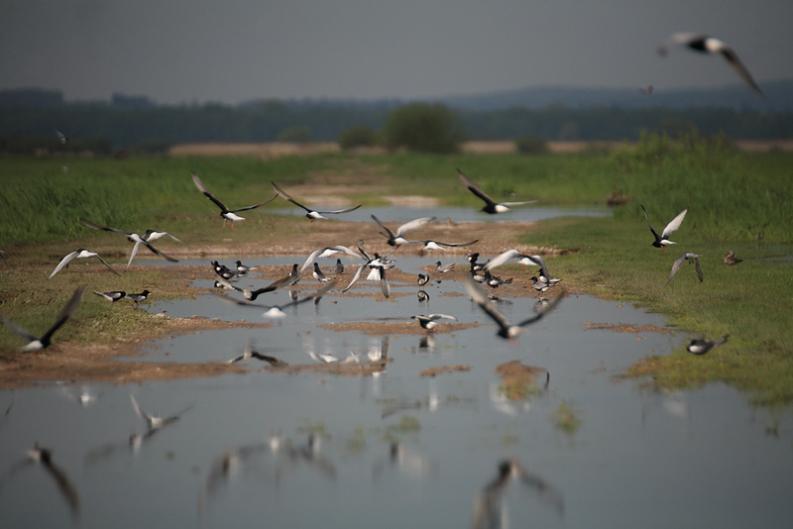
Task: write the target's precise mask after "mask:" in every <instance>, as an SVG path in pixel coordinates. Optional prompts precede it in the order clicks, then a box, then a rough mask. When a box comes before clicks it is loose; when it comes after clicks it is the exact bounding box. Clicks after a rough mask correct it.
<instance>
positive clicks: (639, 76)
mask: <svg viewBox="0 0 793 529" xmlns="http://www.w3.org/2000/svg"><path fill="white" fill-rule="evenodd" d="M791 22H793V0H776V1H772V0H753V1H729V0H666V1H664V0H654V1H644V0H610V1H595V0H578V1H570V0H548V1H528V0H501V1H489V2H486V1H481V0H480V1H468V0H391V1H379V0H284V1H272V0H225V1H224V0H212V1H210V0H192V1H187V0H0V88H9V87H20V86H40V87H47V88H58V89H62V90H63V91H64V92H65V93H66V96H67V97H68V98H71V99H85V98H108V97H109V96H110V94H111V93H112V92H114V91H119V92H124V93H133V94H146V95H149V96H152V97H153V98H155V99H156V100H158V101H163V102H178V101H194V100H197V101H207V100H214V101H225V102H238V101H242V100H247V99H253V98H260V97H305V96H308V97H324V96H327V97H400V98H410V97H426V96H439V95H448V94H467V93H477V92H484V91H490V90H500V89H509V88H519V87H523V86H529V85H555V84H569V85H601V86H639V85H645V84H647V83H652V84H654V85H656V86H658V87H670V86H683V85H708V84H724V83H731V82H738V81H737V77H735V75H734V73H733V72H732V70H731V69H730V68H729V67H728V66H726V64H724V63H723V61H721V60H716V58H710V57H703V56H699V55H694V54H691V53H686V52H684V51H683V50H675V52H673V54H672V55H671V56H670V57H669V58H667V59H666V60H662V59H660V58H659V57H657V56H656V55H655V51H654V50H655V47H656V45H657V44H658V42H659V41H661V40H663V39H664V38H665V37H666V36H667V35H668V34H669V33H672V32H675V31H703V32H707V33H709V34H712V35H716V36H719V37H721V38H722V39H724V40H726V41H727V42H729V43H731V44H732V45H733V46H734V47H735V48H736V49H737V51H738V53H739V55H740V57H741V58H742V60H743V61H744V62H745V63H746V64H747V66H748V67H749V69H750V70H751V71H752V72H753V74H754V76H755V77H756V78H757V79H758V81H760V82H761V84H762V81H763V80H768V79H778V78H784V77H793V58H791V57H793V31H791Z"/></svg>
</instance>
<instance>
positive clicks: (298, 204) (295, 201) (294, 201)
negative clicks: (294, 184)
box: [270, 182, 311, 212]
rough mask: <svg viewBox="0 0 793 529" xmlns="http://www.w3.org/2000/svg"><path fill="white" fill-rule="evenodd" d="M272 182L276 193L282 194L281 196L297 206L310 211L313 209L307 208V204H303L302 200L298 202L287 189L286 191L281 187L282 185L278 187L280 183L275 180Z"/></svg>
mask: <svg viewBox="0 0 793 529" xmlns="http://www.w3.org/2000/svg"><path fill="white" fill-rule="evenodd" d="M270 184H272V186H273V189H274V190H275V192H276V194H278V195H280V196H281V198H283V199H285V200H288V201H289V202H291V203H292V204H294V205H295V206H297V207H299V208H302V209H304V210H306V211H309V212H310V211H311V210H310V209H309V208H307V207H306V206H304V205H303V204H301V203H300V202H298V201H297V200H295V199H294V198H292V197H290V196H289V194H288V193H287V192H286V191H284V190H283V189H281V188H280V187H278V184H276V183H275V182H270Z"/></svg>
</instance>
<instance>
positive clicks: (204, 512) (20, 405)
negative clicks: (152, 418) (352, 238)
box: [0, 258, 793, 528]
mask: <svg viewBox="0 0 793 529" xmlns="http://www.w3.org/2000/svg"><path fill="white" fill-rule="evenodd" d="M282 261H283V264H286V263H289V262H293V261H291V260H289V258H286V259H285V260H282V259H275V260H273V259H271V260H261V261H260V262H261V263H262V264H273V263H275V262H279V263H280V262H282ZM329 262H330V261H329ZM424 262H426V260H419V259H416V258H400V259H399V260H398V265H399V266H400V267H401V268H402V269H403V270H405V271H407V272H410V273H414V272H416V271H417V270H418V269H419V267H420V265H421V264H423V263H424ZM458 262H460V261H458ZM208 271H209V269H208ZM210 273H211V272H209V273H208V275H207V279H206V280H205V281H199V282H198V283H197V286H199V287H201V288H205V287H208V286H209V283H210V275H209V274H210ZM504 275H510V274H507V273H505V274H504ZM304 281H305V280H304ZM312 282H313V281H312ZM314 283H315V282H314ZM359 289H360V290H359ZM426 290H427V291H428V292H429V293H430V295H431V300H430V304H429V307H427V306H426V305H420V304H419V303H418V301H417V300H416V298H415V291H416V287H415V286H413V285H400V284H396V285H395V286H394V292H395V293H400V292H407V293H410V295H409V296H403V297H394V298H393V300H392V301H382V300H381V297H380V296H379V295H377V296H376V297H372V298H368V297H350V296H346V297H345V296H341V297H339V296H335V295H328V296H326V297H325V298H324V299H323V300H322V301H321V302H320V304H319V305H318V306H316V307H315V306H314V305H313V304H312V303H306V304H303V305H300V306H299V307H296V310H295V312H294V313H290V314H289V316H288V317H287V318H285V319H284V320H282V321H278V322H274V323H273V326H272V327H271V328H268V329H235V330H214V331H206V332H200V333H194V334H188V335H183V336H176V337H169V338H164V339H160V340H156V341H153V342H151V343H150V344H149V345H148V346H147V347H146V348H145V354H144V356H143V357H136V358H135V359H136V360H139V359H141V358H142V359H149V360H158V361H174V362H199V361H200V362H203V361H219V362H222V361H225V360H227V359H229V358H230V357H232V356H234V355H236V354H238V353H239V352H241V351H242V349H243V347H244V345H245V342H246V341H247V340H248V339H249V338H252V339H254V340H255V343H256V345H257V348H258V349H260V350H262V351H263V352H267V353H268V354H272V355H274V356H277V357H279V358H281V359H282V360H285V361H287V362H290V363H293V364H299V363H309V362H311V360H310V358H309V356H308V354H307V353H308V352H309V351H313V352H316V353H324V352H330V353H334V354H336V355H338V356H340V357H342V358H343V357H345V356H346V355H347V354H348V353H350V352H357V353H361V354H362V356H363V357H364V358H365V356H366V353H367V352H369V351H375V350H378V349H382V348H383V347H384V345H385V346H386V347H387V352H388V355H389V357H390V358H391V359H392V361H391V362H390V363H389V364H388V367H387V369H386V370H385V372H383V373H382V374H380V375H379V376H377V377H335V376H331V375H323V374H309V373H305V374H301V375H287V374H283V373H271V372H266V371H262V370H261V364H258V363H250V364H248V368H249V371H248V372H247V373H246V374H243V375H228V376H224V377H219V378H213V379H198V380H189V381H175V382H156V383H146V384H142V385H134V386H119V387H112V386H94V387H93V388H92V390H93V391H95V392H98V393H99V399H98V401H97V402H96V403H95V404H94V405H92V406H89V407H86V408H82V407H80V406H79V405H78V404H76V403H75V402H74V401H72V400H70V399H69V398H67V397H66V396H65V394H64V390H63V388H60V387H42V388H34V389H26V390H21V391H16V392H14V393H13V394H12V393H11V392H8V391H6V392H2V393H0V410H5V409H6V406H7V405H8V403H9V402H11V400H12V399H13V407H12V409H11V411H10V413H9V414H8V415H7V416H5V417H0V439H1V440H2V446H3V450H2V451H1V452H0V471H2V472H4V471H5V470H4V469H6V468H9V467H11V465H12V464H13V463H14V461H16V460H17V459H19V458H20V457H21V456H22V454H23V452H24V450H25V449H27V448H29V447H30V446H31V445H32V444H33V443H34V442H36V441H38V442H40V443H42V444H43V445H44V446H48V447H51V448H53V450H54V460H55V461H56V463H57V464H59V465H60V466H61V467H62V468H63V470H64V471H65V473H66V474H67V476H68V477H69V479H70V480H72V481H73V482H74V484H75V487H76V489H77V491H78V493H79V496H80V500H81V509H80V511H81V517H80V524H81V525H82V526H85V527H111V526H112V527H141V526H146V527H182V526H196V525H200V526H202V527H228V526H235V527H249V526H262V525H265V526H269V527H308V526H322V527H330V528H332V527H357V526H372V525H376V526H379V527H406V526H424V527H455V528H458V527H465V526H471V524H472V513H473V503H474V499H475V498H476V497H477V496H478V495H479V494H480V492H481V490H482V488H483V487H484V486H485V485H486V484H487V483H488V482H489V481H490V480H491V479H493V477H495V473H496V466H497V463H498V462H499V461H500V460H501V459H503V458H506V457H515V458H517V459H519V460H520V461H521V463H522V464H523V466H524V467H525V468H526V469H527V470H528V471H529V472H531V473H532V474H533V475H535V476H538V477H539V478H542V479H543V480H545V481H546V482H547V483H548V484H550V486H551V487H552V490H554V491H557V492H558V494H559V495H560V496H561V498H563V502H564V511H563V513H560V512H559V511H558V510H557V509H556V508H555V507H554V506H553V505H552V504H550V503H549V502H548V501H544V500H543V497H542V496H541V495H540V494H538V492H537V490H535V489H530V488H525V487H521V486H520V484H518V483H512V484H511V485H509V486H508V488H507V489H506V490H505V493H504V497H503V498H502V500H503V505H502V506H500V507H499V506H497V507H498V508H497V511H498V512H501V511H502V509H503V510H505V511H506V512H508V518H509V520H510V521H511V524H512V526H513V527H521V526H526V525H528V524H529V523H532V524H533V525H534V526H537V527H568V528H569V527H596V528H599V527H602V528H615V527H626V528H628V527H658V528H667V527H691V528H700V527H722V528H723V527H728V528H729V527H735V528H739V527H741V528H742V527H750V526H751V527H757V526H764V527H789V526H790V523H791V522H792V521H793V504H791V502H790V501H789V491H790V490H791V486H793V457H791V456H793V445H791V439H793V417H791V414H790V413H788V412H780V413H778V414H777V415H775V416H772V415H770V414H769V412H767V411H764V410H760V411H758V410H754V409H753V408H751V407H750V406H749V405H748V404H747V402H746V398H745V396H743V395H740V394H738V393H737V392H735V391H734V390H732V389H729V388H727V387H724V386H721V385H711V386H708V387H706V388H704V389H702V390H698V391H691V392H681V393H674V394H661V393H654V392H649V391H646V390H642V389H641V384H640V383H639V382H637V381H622V382H616V381H615V380H614V379H613V375H615V374H618V373H620V372H621V371H622V370H623V369H624V368H625V367H627V366H628V365H630V364H631V363H632V362H634V361H636V360H637V359H639V358H642V357H644V356H646V355H648V354H665V353H667V352H669V351H670V350H671V349H673V348H674V347H675V346H677V345H678V344H680V343H681V341H682V340H683V339H684V337H683V336H681V335H669V334H657V333H641V334H618V333H614V332H611V331H603V330H585V324H586V323H587V322H611V323H616V322H619V323H626V324H653V325H663V323H664V320H663V318H662V317H661V316H659V315H656V314H646V313H644V312H642V311H640V310H637V309H636V308H634V307H632V306H629V305H620V304H616V303H613V302H608V301H603V300H598V299H596V298H592V297H590V296H568V297H567V299H565V300H564V301H563V302H562V303H561V304H560V305H559V307H558V308H557V310H556V311H555V312H553V313H551V314H550V315H548V317H547V318H545V319H543V320H542V321H541V322H539V323H538V324H537V325H534V326H531V327H530V328H528V329H527V331H526V332H525V333H524V334H523V335H522V336H521V337H520V338H519V339H518V340H517V341H514V342H505V341H502V340H500V339H498V338H497V337H496V336H495V335H494V334H495V327H494V326H493V325H492V324H491V323H490V322H489V321H487V320H486V318H485V317H484V316H483V314H482V313H481V312H480V311H479V309H478V308H477V307H475V306H474V305H472V304H471V302H470V301H469V300H468V298H467V297H464V296H455V295H453V294H455V293H457V292H461V285H460V284H459V283H456V282H450V281H444V282H443V283H442V284H441V285H433V286H431V287H429V286H428V287H427V288H426ZM356 291H371V292H378V289H377V287H376V285H375V284H364V285H362V286H361V287H359V288H356ZM444 294H445V295H444ZM268 296H270V297H268ZM285 300H286V298H285V294H283V293H281V292H278V293H274V294H268V295H265V296H262V298H261V301H262V302H263V303H271V302H276V301H285ZM511 301H512V304H511V305H506V304H504V305H500V310H502V311H503V312H504V313H505V314H506V315H507V317H508V318H510V319H511V320H517V319H519V318H521V317H525V316H526V315H527V314H530V313H531V311H532V306H533V299H532V298H512V299H511ZM149 310H152V311H163V310H165V311H167V312H168V313H169V314H172V315H176V316H187V315H193V314H197V315H203V316H209V317H219V318H223V319H229V320H237V319H244V320H248V321H262V319H261V315H260V312H261V310H253V309H248V308H243V307H233V306H229V305H227V304H225V303H223V302H222V301H220V300H218V299H217V298H216V297H214V296H210V295H202V296H199V297H198V298H197V299H195V300H181V301H174V302H161V303H157V302H155V303H154V304H152V305H150V306H149ZM428 312H442V313H448V314H452V315H455V316H456V317H457V318H458V319H459V320H460V321H461V322H479V323H480V324H481V325H480V326H479V327H476V328H472V329H467V330H462V331H458V332H454V333H450V334H442V333H439V334H437V335H436V336H434V338H433V339H431V340H427V338H426V337H424V336H422V335H391V336H389V337H388V338H387V339H384V338H382V337H379V336H366V335H364V334H361V333H358V332H336V331H333V330H327V329H323V328H321V327H320V326H319V325H321V324H324V323H333V322H345V321H366V320H376V321H380V320H379V319H385V318H404V319H406V318H407V317H408V316H410V315H411V314H418V313H428ZM383 321H389V320H383ZM386 344H387V345H386ZM706 358H707V357H706ZM515 359H517V360H521V361H522V362H524V363H526V364H529V365H533V366H541V367H544V368H546V369H548V370H549V372H550V384H549V385H548V387H547V389H544V390H543V389H542V387H539V388H538V390H537V392H536V393H535V394H533V395H532V396H530V397H529V398H528V399H526V400H521V401H517V402H515V401H508V400H506V399H505V398H504V396H503V394H502V393H501V392H500V391H499V379H498V378H497V376H496V374H495V368H496V366H497V365H499V364H501V363H502V362H506V361H510V360H515ZM448 364H466V365H469V366H471V371H470V372H467V373H459V374H450V375H441V376H440V377H438V378H435V379H427V378H421V377H419V375H418V374H419V372H420V371H421V370H423V369H425V368H428V367H434V366H440V365H448ZM129 393H134V394H135V395H136V396H137V398H138V400H139V401H140V403H141V405H142V406H143V408H144V409H150V410H151V411H156V412H158V413H160V414H163V415H167V414H169V413H175V412H177V411H179V410H182V409H184V408H185V407H187V406H191V405H192V406H193V408H192V409H191V410H190V411H188V412H187V413H185V414H184V415H183V417H182V419H181V420H179V421H178V422H176V423H175V424H173V425H171V426H168V427H167V428H164V429H163V430H162V431H160V432H159V433H157V435H155V436H152V437H151V438H150V440H148V441H146V442H145V443H144V444H143V445H142V447H141V448H140V449H139V450H138V451H137V452H136V451H133V450H131V449H130V447H129V444H128V441H127V440H128V438H129V436H130V434H132V433H134V432H143V431H144V426H143V424H142V423H141V421H140V420H139V419H138V418H137V417H136V416H135V414H134V413H133V411H132V408H131V405H130V401H129V395H128V394H129ZM563 403H565V404H566V405H568V406H569V407H571V408H572V409H573V410H574V411H575V414H576V416H577V417H578V419H579V420H580V427H579V428H578V429H577V430H576V431H574V432H572V433H568V432H565V431H564V430H563V429H560V428H559V427H558V426H557V425H556V422H555V420H554V414H555V412H556V411H557V410H558V409H559V407H560V405H562V404H563ZM311 432H313V433H314V434H316V436H317V437H318V438H320V439H321V446H320V449H319V452H311V451H310V450H308V449H307V443H308V438H309V433H311ZM269 436H281V437H282V438H283V439H284V441H283V443H285V444H287V443H290V442H291V446H292V447H293V448H292V450H291V451H290V450H289V449H287V448H283V447H282V448H281V450H280V451H278V452H277V453H273V452H272V451H271V450H270V449H269V447H268V446H266V445H265V443H266V440H267V438H268V437H269ZM392 441H398V442H399V443H400V447H401V450H404V453H402V454H401V455H400V457H398V458H391V457H389V443H390V442H392ZM242 446H246V447H248V448H249V450H246V451H245V452H246V453H250V455H249V457H246V458H244V459H243V460H242V462H241V463H240V464H239V466H237V465H234V464H229V465H227V469H228V471H229V472H228V474H229V475H228V478H227V479H226V478H223V477H218V478H210V476H211V475H213V471H214V472H217V471H216V470H213V469H215V467H216V466H217V468H222V465H220V462H219V461H220V458H221V457H222V455H223V454H224V453H225V452H227V451H229V450H232V449H235V448H239V447H242ZM235 468H236V471H235V470H234V469H235ZM222 475H223V474H222V472H221V473H219V474H218V476H222ZM6 476H7V474H4V478H3V481H2V483H3V485H0V487H1V488H0V522H2V523H0V525H1V526H2V527H34V526H37V527H47V526H64V525H67V524H68V522H67V521H68V519H69V509H68V506H67V504H66V502H65V501H64V499H63V498H62V497H60V496H59V494H58V492H57V491H58V489H57V487H56V486H55V483H54V481H53V480H52V479H51V478H50V476H48V475H47V474H46V473H45V471H44V469H43V468H41V467H36V466H33V467H30V468H25V469H23V470H22V471H20V472H18V473H16V474H14V475H13V476H12V477H6Z"/></svg>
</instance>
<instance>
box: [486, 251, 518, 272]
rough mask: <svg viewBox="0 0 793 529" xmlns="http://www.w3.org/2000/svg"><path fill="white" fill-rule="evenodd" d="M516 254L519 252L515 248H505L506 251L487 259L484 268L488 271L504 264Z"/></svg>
mask: <svg viewBox="0 0 793 529" xmlns="http://www.w3.org/2000/svg"><path fill="white" fill-rule="evenodd" d="M518 255H520V252H519V251H517V250H515V249H514V248H513V249H511V250H507V251H506V252H502V253H500V254H498V255H497V256H495V257H493V258H492V259H491V260H489V261H488V262H487V264H485V270H488V271H489V270H493V269H494V268H497V267H499V266H501V265H503V264H506V263H507V262H509V260H510V259H512V258H513V257H517V256H518Z"/></svg>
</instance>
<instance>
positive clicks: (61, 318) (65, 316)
mask: <svg viewBox="0 0 793 529" xmlns="http://www.w3.org/2000/svg"><path fill="white" fill-rule="evenodd" d="M82 295H83V287H80V288H78V289H77V290H75V291H74V293H73V294H72V297H71V298H69V301H67V302H66V305H64V307H63V309H61V312H60V314H58V317H57V319H56V320H55V323H53V324H52V326H51V327H50V328H49V329H47V332H45V333H44V334H43V335H41V336H38V337H37V336H34V335H32V334H30V332H28V331H27V330H26V329H25V328H24V327H21V326H20V325H18V324H16V323H14V322H13V321H11V320H9V319H7V318H0V320H2V322H3V324H4V325H5V326H6V327H8V328H9V329H10V330H12V331H13V332H14V333H16V334H18V335H19V336H21V337H22V338H24V339H26V340H27V341H28V343H27V344H26V345H25V346H24V347H23V348H22V351H25V352H28V351H41V350H42V349H46V348H47V347H49V346H50V345H51V344H52V335H53V334H55V332H56V331H57V330H58V329H60V328H61V327H62V326H63V324H64V323H66V322H67V321H68V320H69V318H70V317H71V315H72V313H73V312H74V310H75V309H76V308H77V305H78V304H79V303H80V298H81V297H82Z"/></svg>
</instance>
